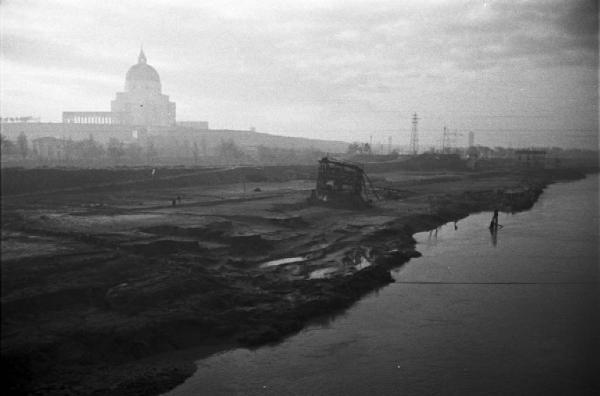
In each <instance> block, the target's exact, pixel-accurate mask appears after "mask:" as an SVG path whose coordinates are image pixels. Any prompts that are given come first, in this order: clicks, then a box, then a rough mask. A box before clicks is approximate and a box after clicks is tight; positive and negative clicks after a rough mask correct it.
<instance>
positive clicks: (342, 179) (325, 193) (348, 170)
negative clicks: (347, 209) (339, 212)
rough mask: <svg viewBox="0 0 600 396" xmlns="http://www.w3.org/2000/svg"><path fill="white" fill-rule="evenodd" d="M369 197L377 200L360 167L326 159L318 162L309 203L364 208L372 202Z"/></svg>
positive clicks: (369, 182) (367, 178)
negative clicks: (315, 183) (315, 179)
mask: <svg viewBox="0 0 600 396" xmlns="http://www.w3.org/2000/svg"><path fill="white" fill-rule="evenodd" d="M367 185H368V187H367ZM371 195H372V196H374V197H375V198H377V199H379V196H378V195H377V192H376V191H375V188H374V187H373V185H372V183H371V181H370V180H369V177H368V176H367V174H366V173H365V171H364V170H363V168H362V167H361V166H359V165H358V164H353V163H350V162H347V161H340V160H336V159H330V158H328V157H324V158H322V159H321V160H319V170H318V173H317V186H316V189H315V190H312V194H311V197H310V199H309V201H311V202H313V203H319V202H326V203H331V204H334V205H338V206H366V205H368V204H369V203H370V202H371V201H372V199H371V198H370V196H371Z"/></svg>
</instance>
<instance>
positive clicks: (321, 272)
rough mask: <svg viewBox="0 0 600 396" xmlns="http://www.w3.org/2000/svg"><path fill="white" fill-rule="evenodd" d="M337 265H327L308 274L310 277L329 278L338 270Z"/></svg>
mask: <svg viewBox="0 0 600 396" xmlns="http://www.w3.org/2000/svg"><path fill="white" fill-rule="evenodd" d="M337 270H338V269H337V268H335V267H327V268H321V269H318V270H315V271H313V272H311V273H310V275H308V279H323V278H327V277H328V276H329V275H330V274H331V273H333V272H335V271H337Z"/></svg>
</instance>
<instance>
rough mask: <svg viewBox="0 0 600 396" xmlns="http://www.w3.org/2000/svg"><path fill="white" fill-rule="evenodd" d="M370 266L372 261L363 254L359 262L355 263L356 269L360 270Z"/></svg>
mask: <svg viewBox="0 0 600 396" xmlns="http://www.w3.org/2000/svg"><path fill="white" fill-rule="evenodd" d="M370 266H371V262H370V261H369V260H368V259H367V258H366V257H365V256H361V258H360V260H359V261H358V263H356V264H355V265H354V269H356V270H357V271H360V270H361V269H364V268H367V267H370Z"/></svg>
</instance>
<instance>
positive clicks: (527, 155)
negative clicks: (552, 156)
mask: <svg viewBox="0 0 600 396" xmlns="http://www.w3.org/2000/svg"><path fill="white" fill-rule="evenodd" d="M515 154H516V156H517V161H518V162H519V164H521V165H522V166H524V167H526V168H544V167H545V166H546V151H544V150H516V151H515Z"/></svg>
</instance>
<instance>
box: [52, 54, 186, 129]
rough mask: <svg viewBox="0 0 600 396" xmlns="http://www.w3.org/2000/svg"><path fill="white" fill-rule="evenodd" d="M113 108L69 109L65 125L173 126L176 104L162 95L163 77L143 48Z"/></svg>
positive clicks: (129, 71)
mask: <svg viewBox="0 0 600 396" xmlns="http://www.w3.org/2000/svg"><path fill="white" fill-rule="evenodd" d="M110 109H111V111H83V112H82V111H66V112H63V123H65V124H72V123H75V124H117V125H136V126H163V127H166V126H174V125H175V103H173V102H170V101H169V96H167V95H164V94H162V87H161V83H160V77H159V76H158V73H157V71H156V70H155V69H154V68H153V67H152V66H150V65H149V64H148V63H147V60H146V55H145V54H144V51H143V50H141V51H140V54H139V56H138V63H137V64H135V65H133V66H131V67H130V68H129V70H128V71H127V74H126V75H125V90H124V92H117V95H116V98H115V100H113V101H112V102H111V106H110Z"/></svg>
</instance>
